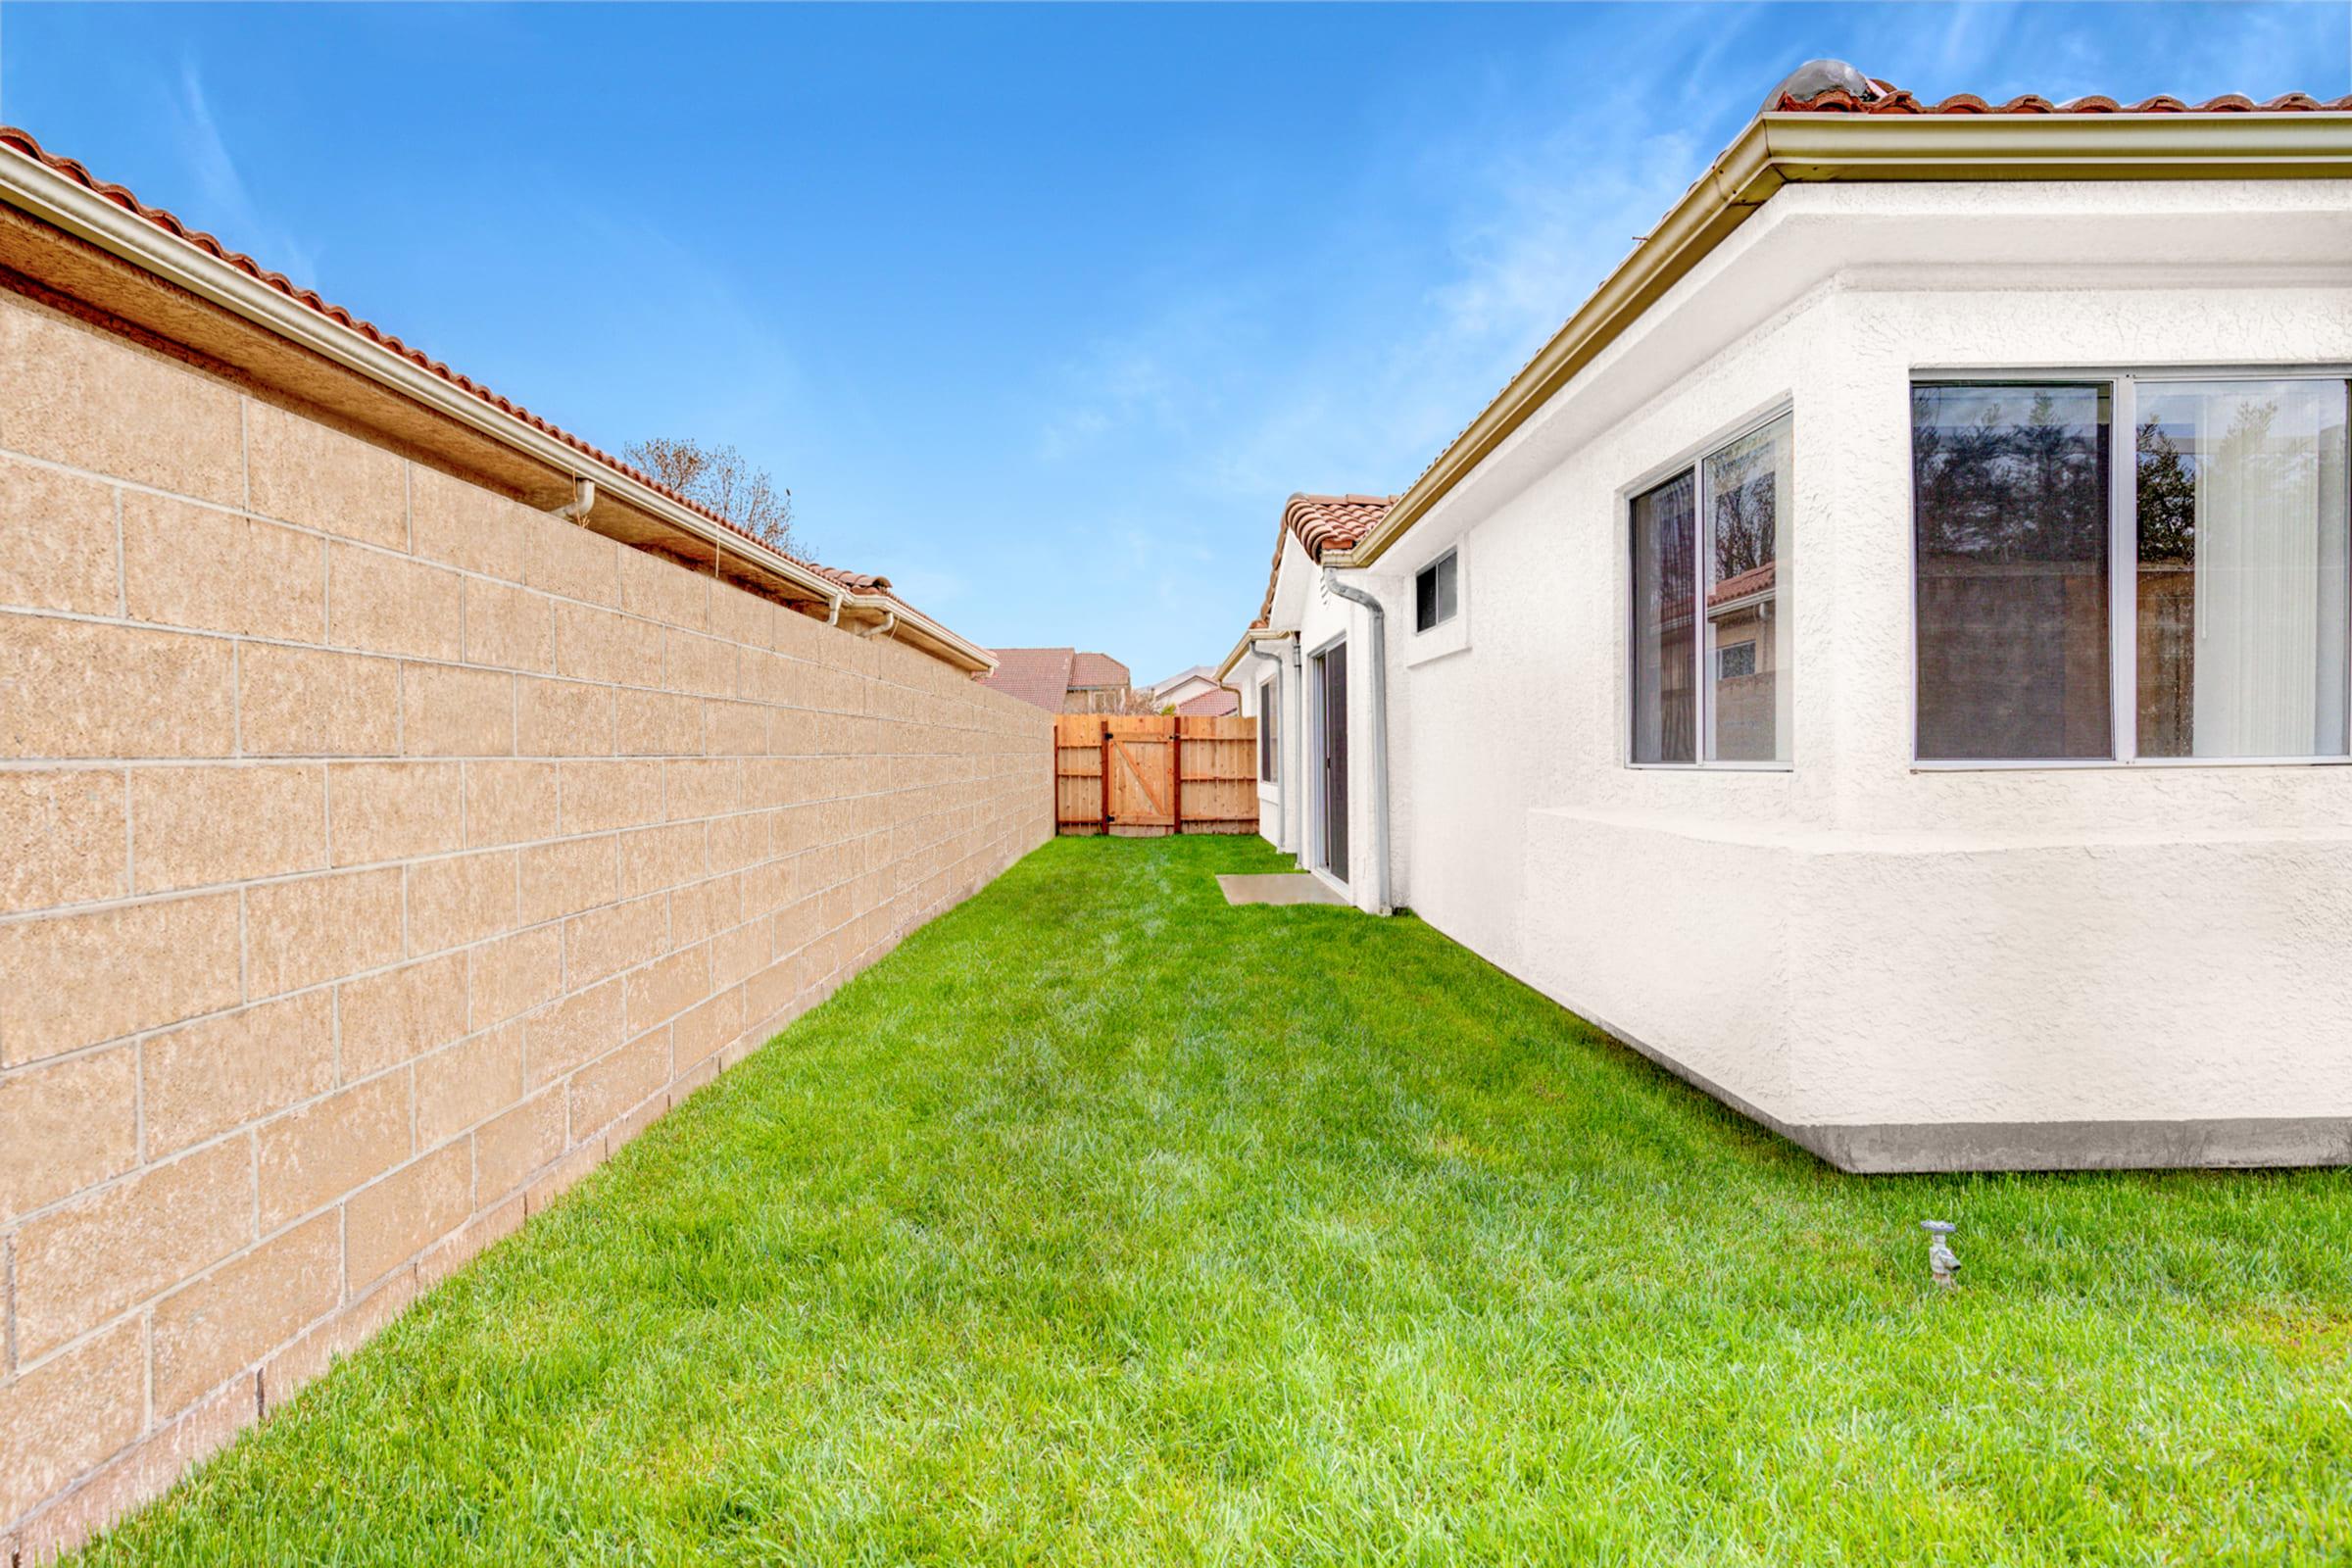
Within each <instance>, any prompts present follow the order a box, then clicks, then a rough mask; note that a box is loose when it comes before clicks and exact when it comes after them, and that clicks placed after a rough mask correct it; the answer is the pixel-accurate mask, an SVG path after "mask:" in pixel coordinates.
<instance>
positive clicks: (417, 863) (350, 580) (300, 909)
mask: <svg viewBox="0 0 2352 1568" xmlns="http://www.w3.org/2000/svg"><path fill="white" fill-rule="evenodd" d="M1052 733H1053V726H1052V719H1051V716H1050V715H1048V714H1046V713H1043V712H1041V711H1038V710H1037V709H1034V708H1031V707H1029V706H1028V705H1026V704H1022V703H1018V702H1015V701H1013V700H1011V699H1008V698H1005V697H1002V696H999V695H997V694H995V693H992V692H989V691H987V690H985V689H984V688H981V687H979V686H977V685H975V684H973V683H972V682H971V680H970V679H969V678H968V677H967V676H965V675H964V674H962V673H961V672H959V671H956V670H955V669H953V668H951V667H949V666H947V665H945V664H943V663H940V662H937V661H935V660H932V659H930V658H928V657H926V656H924V655H922V654H920V653H917V652H915V651H914V650H912V649H909V648H907V647H903V646H901V645H898V644H896V643H892V642H889V641H867V640H861V639H859V638H857V637H854V636H852V635H850V634H848V633H846V632H843V631H838V630H834V629H831V628H828V627H826V626H824V625H823V624H822V623H820V622H817V621H814V620H811V619H809V618H808V617H807V616H805V615H802V614H799V613H794V612H792V611H789V610H786V609H783V608H781V607H779V606H777V605H774V604H771V603H769V602H767V601H765V600H762V599H760V598H756V597H754V596H752V595H751V594H748V593H745V592H743V591H741V590H739V589H736V588H734V587H731V586H729V585H726V584H724V583H720V582H716V581H714V580H713V579H711V577H710V576H707V575H703V574H700V573H697V572H695V571H692V570H690V569H688V568H686V567H683V566H680V565H677V564H672V563H670V562H668V561H666V560H663V559H662V558H660V557H657V556H654V555H651V554H646V553H643V552H640V551H636V550H632V549H630V548H628V547H626V546H623V545H620V544H617V543H615V542H614V541H613V540H610V539H606V538H603V537H600V536H599V535H597V534H594V533H591V532H589V531H586V530H585V529H582V528H580V527H577V526H574V525H572V524H569V523H566V522H564V521H561V520H558V519H556V518H554V517H551V516H548V515H544V514H541V513H538V512H535V511H532V510H530V509H528V508H525V507H523V506H521V505H519V504H516V503H515V502H511V501H508V500H505V499H503V498H501V497H500V496H497V495H495V494H493V493H491V492H489V491H487V490H483V489H479V488H476V487H474V486H472V485H469V484H467V483H465V482H464V481H462V480H460V479H457V478H453V477H451V476H449V475H447V474H444V473H441V472H438V471H436V470H434V469H431V468H428V467H425V466H421V465H418V464H416V463H412V462H408V461H404V460H403V459H402V458H401V457H399V456H396V455H394V454H392V453H390V452H387V451H384V450H381V449H379V448H377V447H374V446H371V445H368V444H367V443H364V442H362V441H360V440H358V439H355V438H354V437H352V436H349V435H346V434H342V433H340V432H338V431H336V430H333V429H330V428H328V427H327V426H326V425H324V424H322V423H319V422H317V421H315V420H313V419H311V418H308V417H302V416H300V415H297V414H293V413H289V412H287V411H286V410H284V409H281V408H278V407H275V406H272V405H271V404H270V403H267V402H263V401H260V400H258V399H257V398H255V397H253V396H249V395H247V394H245V393H244V392H241V391H240V390H239V389H237V388H236V387H234V386H232V385H230V384H228V383H227V382H225V381H222V380H219V379H215V378H213V377H212V376H210V375H208V374H206V373H204V372H202V371H200V370H198V369H196V368H190V367H189V366H187V365H185V364H181V363H178V362H176V361H175V360H174V359H172V357H170V356H169V355H168V354H166V353H163V352H157V351H153V350H150V349H148V348H146V347H143V346H139V345H135V344H133V343H131V342H128V341H126V340H124V339H122V338H119V337H115V336H112V335H109V334H106V333H102V332H100V331H98V330H95V329H93V328H91V327H89V326H87V325H84V324H82V323H81V322H79V321H77V320H74V319H69V318H67V317H64V316H61V315H58V314H55V313H52V312H50V311H48V310H46V309H44V308H42V307H40V306H36V305H33V304H29V303H26V302H25V301H24V300H22V299H20V298H18V297H17V296H14V295H5V294H0V1270H4V1271H5V1272H4V1275H0V1288H4V1295H0V1303H4V1305H0V1311H4V1313H5V1344H4V1349H0V1355H4V1356H5V1359H4V1360H0V1563H5V1562H7V1561H8V1560H9V1553H10V1551H11V1550H18V1551H22V1552H23V1553H24V1554H25V1561H27V1562H30V1561H32V1560H35V1559H36V1558H38V1557H40V1556H43V1555H46V1554H47V1553H48V1552H49V1551H50V1550H52V1549H54V1548H55V1547H57V1546H59V1545H60V1544H69V1543H71V1542H72V1541H73V1540H75V1539H77V1538H79V1537H80V1536H81V1535H83V1534H85V1533H86V1532H87V1531H88V1530H89V1529H91V1528H93V1527H95V1526H97V1525H100V1524H103V1523H104V1522H106V1521H107V1520H109V1519H111V1518H112V1517H114V1516H115V1515H117V1514H118V1513H120V1512H121V1511H122V1510H123V1509H124V1508H126V1507H128V1506H130V1505H133V1504H135V1503H136V1502H138V1501H139V1500H142V1499H143V1498H145V1497H147V1496H149V1495H152V1494H154V1493H155V1492H157V1491H159V1490H161V1488H163V1487H164V1486H166V1485H168V1484H169V1483H170V1481H171V1480H172V1478H173V1477H174V1476H176V1475H177V1474H178V1473H179V1472H180V1471H181V1470H182V1469H183V1468H184V1467H185V1466H186V1465H187V1464H189V1463H191V1462H193V1461H194V1460H196V1459H198V1458H200V1457H202V1456H203V1455H205V1454H206V1453H208V1452H210V1451H212V1450H213V1449H215V1448H216V1447H218V1446H220V1445H221V1443H223V1442H224V1441H226V1440H227V1439H228V1438H229V1437H230V1436H232V1435H233V1434H234V1433H236V1432H237V1431H238V1430H239V1429H240V1428H242V1427H243V1426H245V1425H246V1424H248V1423H250V1422H252V1421H254V1420H256V1419H257V1418H259V1417H260V1416H261V1415H263V1414H266V1413H267V1412H268V1411H269V1410H270V1408H271V1407H272V1406H274V1405H276V1404H278V1403H279V1402H280V1401H282V1400H284V1399H286V1398H288V1397H291V1396H292V1395H293V1394H294V1393H295V1391H297V1390H298V1389H300V1388H301V1387H302V1386H303V1384H304V1383H305V1382H306V1381H307V1380H309V1379H310V1378H313V1377H315V1376H317V1375H318V1374H319V1372H320V1371H321V1370H322V1369H323V1368H324V1367H325V1365H326V1364H327V1362H328V1360H329V1358H330V1357H331V1356H332V1355H333V1354H335V1353H336V1352H337V1351H340V1350H343V1349H346V1348H351V1347H353V1346H355V1345H357V1344H359V1343H360V1342H361V1341H363V1340H364V1339H366V1338H367V1337H368V1335H369V1334H370V1333H372V1332H373V1331H374V1330H375V1329H376V1328H378V1327H380V1326H381V1325H382V1324H383V1323H384V1322H385V1321H386V1320H387V1319H389V1318H390V1317H391V1316H393V1315H394V1314H396V1313H397V1312H398V1311H399V1310H400V1309H401V1308H402V1306H403V1305H404V1304H405V1303H407V1302H408V1301H409V1300H410V1299H411V1298H413V1297H414V1296H415V1295H416V1293H417V1291H419V1290H420V1289H422V1288H424V1287H425V1286H427V1285H429V1284H430V1283H431V1282H432V1281H433V1280H434V1279H436V1278H437V1277H439V1276H440V1275H441V1274H443V1273H445V1272H446V1271H448V1270H449V1269H451V1268H453V1267H455V1266H456V1265H457V1264H459V1263H461V1262H463V1261H464V1260H465V1259H466V1258H467V1257H469V1256H470V1255H472V1254H473V1253H474V1252H475V1251H477V1250H480V1249H481V1248H482V1247H484V1246H485V1245H487V1244H488V1243H490V1242H491V1241H493V1240H495V1239H497V1238H498V1237H500V1236H502V1235H505V1234H506V1233H508V1232H510V1231H512V1230H513V1229H514V1228H515V1226H517V1225H519V1224H521V1223H522V1221H523V1219H524V1218H525V1216H526V1215H528V1214H530V1213H531V1212H533V1211H535V1210H536V1209H538V1208H539V1207H541V1206H542V1205H544V1204H546V1203H547V1202H548V1201H550V1200H551V1199H553V1198H554V1197H555V1196H556V1195H557V1194H558V1193H559V1192H561V1191H562V1190H563V1189H564V1186H565V1185H566V1184H567V1183H569V1182H571V1181H573V1180H574V1179H576V1178H577V1177H578V1176H580V1175H581V1174H582V1173H583V1172H585V1171H587V1170H588V1169H590V1168H591V1167H593V1166H594V1165H596V1164H597V1163H598V1162H599V1161H601V1160H603V1159H604V1158H605V1157H606V1156H607V1155H608V1154H610V1153H611V1152H613V1150H614V1149H615V1148H616V1147H618V1146H619V1145H620V1144H622V1143H623V1142H625V1141H626V1140H627V1139H629V1138H630V1137H631V1136H633V1135H634V1134H635V1133H636V1132H637V1131H638V1130H640V1129H641V1128H642V1127H644V1126H645V1125H646V1124H647V1123H648V1122H649V1121H651V1120H652V1119H653V1118H654V1117H656V1116H659V1115H660V1114H661V1113H662V1111H663V1110H665V1109H667V1108H668V1107H669V1106H670V1105H672V1104H674V1103H677V1101H678V1100H680V1099H681V1098H682V1097H684V1096H685V1095H686V1094H688V1093H690V1092H691V1091H692V1090H693V1089H695V1088H696V1087H697V1086H699V1085H701V1084H703V1083H706V1082H708V1081H709V1080H710V1079H711V1077H713V1076H714V1075H715V1074H716V1073H717V1072H718V1071H719V1070H720V1069H721V1068H722V1067H724V1066H726V1065H729V1064H731V1063H732V1062H734V1061H735V1060H737V1059H739V1058H740V1057H741V1056H742V1055H744V1054H746V1053H748V1052H750V1051H751V1050H753V1049H754V1048H755V1047H757V1046H758V1045H759V1044H760V1043H761V1042H762V1041H764V1040H766V1039H767V1038H768V1037H769V1036H770V1035H771V1034H772V1033H773V1032H774V1031H776V1030H777V1029H779V1028H781V1027H783V1025H784V1024H786V1023H787V1022H789V1021H790V1020H791V1019H792V1018H793V1017H795V1016H796V1015H797V1014H799V1013H800V1012H801V1011H803V1010H805V1009H806V1008H808V1007H809V1006H810V1005H813V1004H814V1003H816V1002H817V1001H819V1000H821V999H822V998H823V997H825V996H826V995H827V994H828V993H830V992H831V991H832V990H833V989H834V988H835V987H836V986H838V985H840V984H841V983H842V981H843V980H845V979H847V978H848V977H849V976H851V975H853V974H855V973H856V972H857V971H858V969H859V968H861V967H862V966H863V965H865V964H867V963H870V962H872V961H873V960H874V959H875V958H876V957H878V956H881V955H882V954H883V953H885V952H887V951H888V950H889V949H890V948H891V946H892V945H893V944H894V943H895V942H896V941H897V940H898V939H899V938H900V937H901V936H902V935H903V934H905V933H906V932H907V930H909V929H910V928H912V927H914V926H916V925H919V924H920V923H922V922H923V921H924V920H926V919H928V918H929V917H930V916H931V915H933V914H935V913H937V912H939V911H940V910H942V909H944V908H946V907H949V906H951V905H953V904H955V903H956V902H957V901H959V900H960V899H962V898H964V897H965V896H966V895H968V894H970V893H972V892H973V891H974V890H976V889H977V888H979V887H980V886H981V885H982V884H984V883H985V882H987V881H988V880H989V879H990V878H991V877H992V876H994V875H995V874H996V873H997V872H998V871H999V870H1001V869H1003V868H1004V867H1005V865H1006V864H1008V863H1009V862H1010V861H1012V860H1013V859H1015V858H1018V857H1019V856H1021V855H1022V854H1024V853H1026V852H1027V851H1028V850H1030V849H1031V848H1033V847H1034V846H1036V845H1038V844H1040V843H1042V842H1043V841H1044V840H1045V839H1046V838H1047V837H1049V836H1050V835H1051V834H1052V832H1053V788H1052V769H1053V751H1052Z"/></svg>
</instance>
